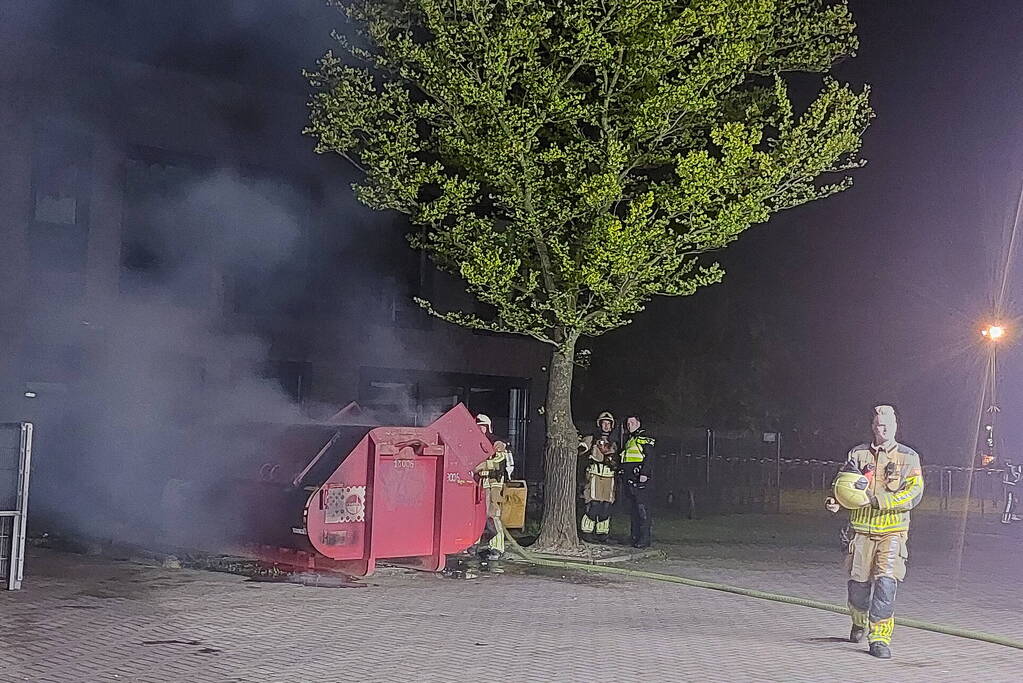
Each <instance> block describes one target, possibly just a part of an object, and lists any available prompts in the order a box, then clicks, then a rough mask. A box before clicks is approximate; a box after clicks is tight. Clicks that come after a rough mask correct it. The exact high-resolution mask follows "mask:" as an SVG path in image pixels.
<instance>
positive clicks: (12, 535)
mask: <svg viewBox="0 0 1023 683" xmlns="http://www.w3.org/2000/svg"><path fill="white" fill-rule="evenodd" d="M31 465H32V425H31V424H30V423H28V422H21V423H4V424H0V587H6V588H7V589H8V590H17V589H19V588H21V579H22V572H23V568H24V564H25V519H26V514H27V513H28V480H29V473H30V471H31Z"/></svg>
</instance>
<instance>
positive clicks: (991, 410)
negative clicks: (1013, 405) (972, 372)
mask: <svg viewBox="0 0 1023 683" xmlns="http://www.w3.org/2000/svg"><path fill="white" fill-rule="evenodd" d="M1006 331H1007V330H1006V329H1005V325H1003V324H1001V323H1000V322H994V323H991V324H989V325H988V326H987V327H985V328H984V329H982V330H981V331H980V334H981V336H983V337H984V339H985V340H987V341H988V342H990V343H991V345H990V347H989V349H990V352H991V355H990V358H989V359H988V369H987V379H986V383H987V387H986V390H985V393H986V394H987V397H988V400H989V401H990V404H989V405H988V409H987V413H988V414H989V417H988V422H987V424H986V425H984V431H985V432H987V434H986V435H985V437H986V438H985V440H984V441H985V443H984V445H985V447H986V448H985V450H986V451H987V452H986V453H984V454H982V457H981V462H982V463H984V464H987V463H990V462H993V461H994V460H995V434H994V432H995V426H994V425H995V415H997V414H998V412H999V410H998V403H997V400H996V385H997V379H998V374H997V373H998V343H999V342H1000V341H1002V340H1003V339H1005V334H1006Z"/></svg>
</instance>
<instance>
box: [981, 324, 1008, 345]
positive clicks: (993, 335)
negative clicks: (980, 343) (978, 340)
mask: <svg viewBox="0 0 1023 683" xmlns="http://www.w3.org/2000/svg"><path fill="white" fill-rule="evenodd" d="M980 333H981V335H983V336H984V337H985V338H986V339H987V340H988V341H993V342H996V341H998V340H999V339H1001V338H1002V337H1004V336H1005V327H1004V326H1002V325H988V326H987V327H985V328H984V329H983V330H981V331H980Z"/></svg>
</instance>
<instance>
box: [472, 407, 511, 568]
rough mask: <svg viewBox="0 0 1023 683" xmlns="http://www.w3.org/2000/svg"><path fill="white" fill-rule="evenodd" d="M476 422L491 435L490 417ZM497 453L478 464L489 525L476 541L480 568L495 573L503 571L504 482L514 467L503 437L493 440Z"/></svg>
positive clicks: (477, 419) (483, 430) (478, 417)
mask: <svg viewBox="0 0 1023 683" xmlns="http://www.w3.org/2000/svg"><path fill="white" fill-rule="evenodd" d="M476 424H477V425H479V426H480V430H481V431H482V432H483V433H484V434H486V435H487V436H488V437H489V435H490V425H491V423H490V418H489V417H487V416H486V415H478V416H477V417H476ZM493 443H494V453H493V454H492V455H491V456H490V457H489V458H487V459H486V460H484V461H483V462H481V463H480V464H479V465H477V466H476V474H477V475H479V478H480V485H481V486H482V487H483V491H484V493H485V494H486V496H487V525H486V528H485V529H484V530H483V537H482V538H481V539H480V542H479V543H478V544H477V552H476V556H477V559H478V561H479V566H480V570H481V571H489V572H492V573H495V574H500V573H503V572H504V569H502V567H501V556H502V555H503V554H504V524H503V523H502V522H501V511H502V505H503V503H504V483H505V482H506V481H507V480H508V477H509V476H510V475H511V471H512V467H510V466H509V465H508V459H509V457H510V456H511V453H510V452H509V451H508V447H507V445H506V444H505V443H504V442H503V441H494V442H493Z"/></svg>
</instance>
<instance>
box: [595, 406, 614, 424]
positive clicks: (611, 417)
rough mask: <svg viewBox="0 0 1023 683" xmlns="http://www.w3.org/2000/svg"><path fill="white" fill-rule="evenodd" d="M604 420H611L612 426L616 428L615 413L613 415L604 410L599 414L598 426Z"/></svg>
mask: <svg viewBox="0 0 1023 683" xmlns="http://www.w3.org/2000/svg"><path fill="white" fill-rule="evenodd" d="M603 420H610V421H611V428H612V429H614V426H615V416H614V415H612V414H611V413H609V412H607V411H606V410H605V411H604V412H602V413H601V414H600V415H598V416H597V426H598V427H599V426H600V423H601V421H603Z"/></svg>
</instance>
